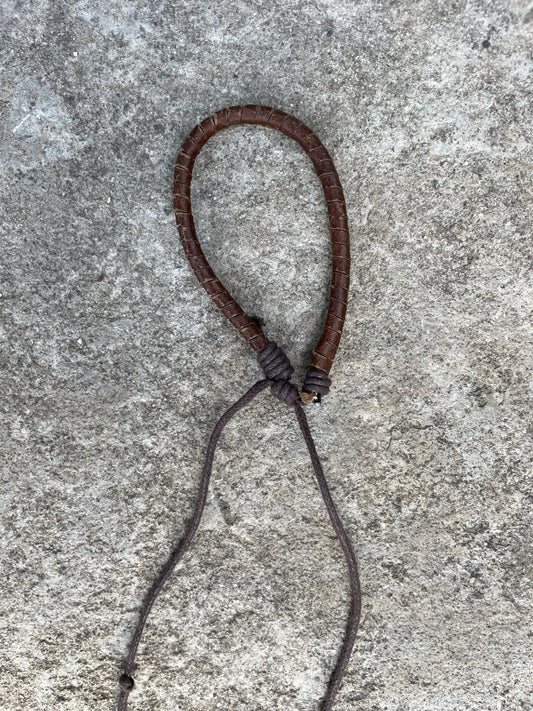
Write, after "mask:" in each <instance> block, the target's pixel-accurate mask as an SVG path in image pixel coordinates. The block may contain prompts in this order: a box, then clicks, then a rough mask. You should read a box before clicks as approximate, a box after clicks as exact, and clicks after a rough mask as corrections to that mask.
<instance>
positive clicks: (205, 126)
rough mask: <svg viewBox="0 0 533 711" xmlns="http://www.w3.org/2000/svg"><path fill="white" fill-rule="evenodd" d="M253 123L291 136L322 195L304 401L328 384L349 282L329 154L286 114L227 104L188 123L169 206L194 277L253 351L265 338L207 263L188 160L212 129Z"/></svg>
mask: <svg viewBox="0 0 533 711" xmlns="http://www.w3.org/2000/svg"><path fill="white" fill-rule="evenodd" d="M243 123H250V124H259V125H261V126H270V127H272V128H276V129H278V131H281V132H282V133H284V134H286V135H287V136H290V137H291V138H293V139H294V140H295V141H296V142H297V143H298V144H299V145H300V146H302V148H303V149H304V150H305V152H306V153H307V155H308V156H309V157H310V158H311V160H312V162H313V165H314V167H315V169H316V172H317V174H318V177H319V178H320V182H321V183H322V187H323V189H324V195H325V197H326V203H327V209H328V216H329V224H330V230H331V242H332V252H333V259H332V273H331V287H330V298H329V308H328V315H327V318H326V322H325V325H324V331H323V334H322V337H321V338H320V340H319V342H318V344H317V345H316V347H315V349H314V350H313V356H312V361H311V365H310V366H309V368H308V370H307V374H306V378H305V381H304V385H303V388H302V391H303V392H302V395H303V393H307V394H308V395H309V396H308V397H305V396H302V400H303V401H304V402H311V401H312V400H313V399H317V396H318V399H319V397H320V393H322V394H324V393H325V392H327V390H328V389H329V384H330V383H331V381H330V380H329V378H328V377H327V376H328V374H329V372H330V369H331V366H332V363H333V359H334V358H335V354H336V352H337V348H338V345H339V341H340V338H341V334H342V329H343V326H344V317H345V315H346V307H347V303H348V289H349V285H350V236H349V232H348V218H347V214H346V204H345V202H344V194H343V191H342V187H341V184H340V180H339V176H338V175H337V171H336V169H335V166H334V164H333V160H332V159H331V156H330V155H329V153H328V152H327V150H326V149H325V147H324V146H323V145H322V143H321V142H320V140H319V139H318V138H317V136H316V135H315V134H314V133H313V131H311V129H310V128H308V127H307V126H305V125H304V124H303V123H302V122H301V121H299V120H298V119H296V118H294V117H293V116H291V115H290V114H287V113H284V112H283V111H279V110H278V109H273V108H270V107H267V106H255V105H246V106H231V107H230V108H227V109H221V110H220V111H217V112H216V113H214V114H212V115H211V116H208V117H207V118H205V119H204V120H203V121H202V122H201V123H200V124H198V126H196V127H195V128H193V130H192V131H191V133H190V134H189V136H188V137H187V138H186V140H185V141H184V143H183V145H182V147H181V150H180V152H179V153H178V158H177V163H176V169H175V172H174V211H175V213H176V222H177V225H178V231H179V234H180V238H181V242H182V244H183V248H184V250H185V254H186V255H187V258H188V259H189V262H190V264H191V266H192V268H193V270H194V273H195V274H196V276H197V278H198V281H199V282H200V284H201V285H202V286H203V287H204V289H205V290H206V291H207V293H208V294H209V296H210V297H211V298H212V300H213V301H214V302H215V304H216V305H217V306H218V308H219V309H220V310H221V311H222V313H223V314H224V316H226V317H227V318H228V319H229V320H230V321H231V323H232V324H233V325H234V326H235V328H236V329H237V330H238V331H239V333H240V334H241V336H242V337H243V338H244V339H245V340H246V341H247V342H248V343H249V344H250V346H251V347H252V348H253V350H254V351H256V352H261V351H262V350H263V349H264V348H265V347H266V346H267V344H268V343H269V341H268V339H267V337H266V336H265V334H264V333H263V331H262V330H261V327H260V325H259V323H257V321H255V320H254V319H252V318H251V317H250V316H248V314H246V313H245V312H244V311H243V309H242V308H241V307H240V306H239V304H238V303H237V302H236V301H235V299H234V298H233V297H232V296H231V295H230V294H229V293H228V291H227V290H226V289H225V288H224V286H223V284H222V283H221V282H220V280H219V279H218V278H217V276H216V275H215V273H214V271H213V270H212V269H211V267H210V265H209V263H208V261H207V259H206V257H205V255H204V253H203V251H202V248H201V246H200V243H199V242H198V238H197V236H196V230H195V228H194V220H193V216H192V212H191V196H190V190H191V180H192V168H193V165H194V161H195V160H196V157H197V155H198V153H199V152H200V149H201V148H202V146H203V145H204V144H205V143H206V142H207V141H208V139H209V138H210V137H211V136H213V135H214V134H215V133H217V132H218V131H221V130H222V129H223V128H227V127H228V126H233V125H235V124H243Z"/></svg>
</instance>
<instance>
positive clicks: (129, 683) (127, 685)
mask: <svg viewBox="0 0 533 711" xmlns="http://www.w3.org/2000/svg"><path fill="white" fill-rule="evenodd" d="M118 683H119V685H120V688H121V689H123V690H124V691H131V690H132V689H133V687H134V686H135V682H134V680H133V677H132V676H130V675H129V674H122V675H121V677H120V679H119V680H118Z"/></svg>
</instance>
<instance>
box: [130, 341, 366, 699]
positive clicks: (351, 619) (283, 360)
mask: <svg viewBox="0 0 533 711" xmlns="http://www.w3.org/2000/svg"><path fill="white" fill-rule="evenodd" d="M257 359H258V361H259V363H260V365H261V367H262V368H263V371H264V373H265V375H266V379H265V380H258V381H257V382H256V383H255V384H254V385H252V387H251V388H250V389H249V390H248V391H247V392H246V393H245V394H244V395H243V396H242V397H241V398H239V400H237V402H235V403H234V404H233V405H232V406H231V407H230V408H229V409H228V410H226V412H225V413H224V414H223V415H222V417H221V418H220V419H219V420H218V422H217V423H216V425H215V427H214V429H213V432H212V434H211V437H210V439H209V444H208V447H207V453H206V457H205V462H204V466H203V470H202V478H201V483H200V492H199V494H198V498H197V500H196V506H195V510H194V514H193V517H192V520H191V522H190V524H189V527H188V529H187V531H186V533H185V535H184V537H183V538H182V540H181V541H180V543H179V544H178V547H177V548H176V549H175V551H174V552H173V553H172V555H171V556H170V558H169V559H168V561H167V562H166V564H165V565H164V567H163V569H162V570H161V573H160V574H159V576H158V578H157V579H156V580H155V582H154V583H153V585H152V587H151V588H150V590H149V591H148V594H147V596H146V598H145V601H144V604H143V606H142V609H141V613H140V616H139V621H138V622H137V627H136V628H135V632H134V634H133V638H132V641H131V643H130V648H129V652H128V656H127V657H126V661H125V664H124V668H123V673H122V675H121V677H120V680H119V684H120V695H119V699H118V711H126V710H127V706H128V696H129V693H130V692H131V690H132V689H133V687H134V680H133V677H132V672H133V667H134V663H135V656H136V654H137V649H138V647H139V642H140V640H141V635H142V632H143V629H144V626H145V624H146V620H147V618H148V615H149V614H150V610H151V609H152V606H153V604H154V602H155V599H156V597H157V596H158V595H159V593H160V592H161V590H162V589H163V586H164V585H165V583H166V581H167V580H168V578H169V577H170V575H171V574H172V571H173V570H174V568H175V566H176V564H177V563H178V562H179V560H180V559H181V557H182V556H183V554H184V553H185V551H186V550H187V548H188V546H189V545H190V543H191V541H192V539H193V537H194V534H195V533H196V530H197V528H198V525H199V524H200V520H201V518H202V513H203V511H204V507H205V502H206V498H207V492H208V488H209V480H210V478H211V470H212V466H213V459H214V455H215V449H216V446H217V443H218V440H219V438H220V435H221V434H222V430H223V429H224V427H225V426H226V425H227V424H228V422H229V421H230V420H231V418H232V417H233V416H234V415H235V414H236V413H237V412H238V411H239V410H240V409H241V408H243V407H244V406H245V405H247V404H248V403H249V402H251V400H253V398H254V397H255V396H256V395H257V394H258V393H260V392H261V391H262V390H264V389H265V388H267V387H268V386H269V385H270V387H271V391H272V394H273V395H274V396H275V397H277V398H278V399H279V400H281V401H282V402H284V403H285V404H287V405H289V406H290V407H293V409H294V411H295V413H296V417H297V419H298V424H299V426H300V430H301V432H302V435H303V438H304V440H305V443H306V445H307V449H308V451H309V456H310V458H311V462H312V465H313V469H314V471H315V475H316V479H317V482H318V486H319V488H320V492H321V494H322V498H323V500H324V504H325V506H326V509H327V511H328V514H329V518H330V521H331V524H332V526H333V529H334V531H335V533H336V535H337V538H338V539H339V543H340V545H341V548H342V550H343V553H344V556H345V559H346V563H347V566H348V574H349V578H350V591H351V605H350V612H349V615H348V621H347V625H346V633H345V638H344V642H343V645H342V647H341V651H340V653H339V657H338V659H337V663H336V665H335V668H334V670H333V673H332V675H331V678H330V681H329V684H328V688H327V691H326V695H325V696H324V698H323V700H322V705H321V711H331V708H332V707H333V703H334V700H335V696H336V694H337V692H338V690H339V688H340V686H341V683H342V678H343V676H344V672H345V670H346V667H347V665H348V662H349V659H350V655H351V653H352V649H353V646H354V642H355V636H356V634H357V628H358V626H359V619H360V615H361V591H360V584H359V575H358V572H357V563H356V559H355V554H354V551H353V548H352V545H351V543H350V540H349V539H348V536H347V535H346V532H345V530H344V527H343V525H342V522H341V520H340V518H339V515H338V513H337V510H336V508H335V504H334V503H333V499H332V498H331V494H330V491H329V488H328V485H327V482H326V478H325V476H324V472H323V470H322V465H321V464H320V460H319V458H318V454H317V452H316V448H315V444H314V441H313V438H312V436H311V431H310V429H309V423H308V421H307V417H306V414H305V411H304V409H303V407H302V400H301V398H300V393H299V391H298V389H297V387H296V386H295V385H294V384H293V383H291V382H290V377H291V375H292V373H293V372H294V369H293V367H292V365H291V364H290V361H289V359H288V357H287V356H286V354H285V353H284V352H283V350H282V349H281V348H280V347H279V346H277V345H276V343H274V342H272V341H271V342H269V343H268V345H267V346H266V347H265V348H264V349H263V350H262V351H260V352H259V353H258V354H257ZM326 380H329V379H327V378H326ZM329 385H330V382H328V383H325V382H324V383H323V387H325V388H326V387H327V388H329Z"/></svg>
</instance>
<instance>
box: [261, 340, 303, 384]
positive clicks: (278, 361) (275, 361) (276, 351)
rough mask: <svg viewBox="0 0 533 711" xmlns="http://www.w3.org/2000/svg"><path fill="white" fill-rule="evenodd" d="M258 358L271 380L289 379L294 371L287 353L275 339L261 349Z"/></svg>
mask: <svg viewBox="0 0 533 711" xmlns="http://www.w3.org/2000/svg"><path fill="white" fill-rule="evenodd" d="M257 360H258V362H259V365H260V366H261V368H262V369H263V373H264V374H265V375H266V377H267V378H268V379H269V380H289V378H290V377H291V375H292V374H293V373H294V368H293V367H292V365H291V362H290V360H289V359H288V357H287V355H286V354H285V352H284V351H283V349H282V348H280V347H279V346H278V344H277V343H274V341H270V342H269V343H267V344H266V346H265V347H264V348H263V350H262V351H259V353H258V354H257Z"/></svg>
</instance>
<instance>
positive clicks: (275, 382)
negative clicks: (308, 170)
mask: <svg viewBox="0 0 533 711" xmlns="http://www.w3.org/2000/svg"><path fill="white" fill-rule="evenodd" d="M236 123H257V124H261V125H263V126H272V127H273V128H277V129H278V130H280V131H282V132H283V133H286V134H287V135H288V136H291V138H294V140H295V141H297V142H298V143H299V144H300V145H301V146H302V147H303V148H304V150H305V151H306V153H307V154H308V155H309V156H310V158H311V160H312V161H313V164H314V166H315V168H316V171H317V173H318V176H319V178H320V180H321V182H322V186H323V188H324V193H325V195H326V200H327V204H328V214H329V221H330V226H331V235H332V242H333V274H332V279H331V293H330V302H329V311H328V317H327V319H326V325H325V328H324V333H323V335H322V338H321V339H320V341H319V343H318V345H317V346H316V348H315V350H314V351H313V360H312V365H311V366H310V367H309V368H308V370H307V374H306V378H305V382H304V387H303V390H302V391H298V388H297V387H296V385H294V383H291V382H290V379H291V376H292V374H293V373H294V368H293V367H292V365H291V363H290V360H289V358H288V356H287V355H286V353H285V352H284V351H283V349H282V348H281V347H280V346H278V345H277V344H276V343H274V341H269V340H268V339H267V338H266V336H265V334H264V333H263V331H262V330H261V323H260V321H261V320H260V319H257V320H255V319H253V318H250V316H248V315H247V314H246V313H244V311H243V310H242V309H241V307H240V306H239V304H238V303H237V302H236V301H235V300H234V299H232V298H231V296H230V295H229V293H228V292H227V291H226V289H225V288H224V287H223V286H222V284H221V282H220V281H219V280H218V279H217V277H216V276H215V273H214V272H213V270H212V269H211V267H210V266H209V264H208V262H207V260H206V258H205V256H204V254H203V252H202V249H201V247H200V245H199V243H198V239H197V237H196V232H195V229H194V222H193V217H192V213H191V200H190V186H191V178H192V167H193V164H194V161H195V158H196V156H197V155H198V152H199V151H200V148H201V147H202V146H203V145H204V143H205V142H206V141H207V140H208V139H209V137H210V136H212V135H214V134H215V133H216V132H217V131H219V130H221V129H222V128H226V127H227V126H231V125H232V124H236ZM174 207H175V210H176V220H177V223H178V229H179V233H180V237H181V240H182V243H183V246H184V249H185V253H186V254H187V257H188V259H189V261H190V263H191V265H192V268H193V270H194V273H195V274H196V276H197V277H198V280H199V281H200V283H201V284H202V286H203V287H204V289H205V290H206V291H207V293H208V294H209V295H210V296H211V298H212V299H213V301H214V302H215V303H216V305H217V306H218V307H219V309H220V310H221V311H222V313H223V314H224V315H225V316H227V317H228V318H229V320H230V321H231V323H232V324H233V325H234V326H235V327H236V328H237V329H238V331H239V333H240V334H241V335H242V336H243V337H244V338H245V339H246V340H247V341H248V343H249V344H250V345H251V347H252V348H253V350H254V351H255V352H256V354H257V360H258V362H259V365H260V366H261V368H262V370H263V374H264V375H265V378H264V379H261V380H258V381H257V382H256V383H255V384H254V385H252V387H251V388H249V389H248V391H247V392H246V393H245V394H244V395H243V396H242V397H240V398H239V399H238V400H237V401H236V402H235V403H234V404H233V405H232V406H231V407H230V408H228V409H227V410H226V412H224V413H223V414H222V415H221V417H220V418H219V420H218V421H217V423H216V425H215V427H214V429H213V432H212V434H211V437H210V438H209V443H208V446H207V452H206V455H205V460H204V466H203V469H202V477H201V482H200V489H199V493H198V497H197V500H196V505H195V507H194V513H193V516H192V519H191V520H190V522H189V524H188V526H187V529H186V531H185V534H184V536H183V538H182V539H181V540H180V542H179V544H178V545H177V547H176V548H175V549H174V550H173V551H172V553H171V555H170V557H169V558H168V559H167V561H166V563H165V564H164V565H163V567H162V569H161V572H160V573H159V575H158V576H157V577H156V579H155V580H154V582H153V584H152V585H151V587H150V589H149V590H148V594H147V595H146V598H145V600H144V603H143V604H142V607H141V610H140V613H139V618H138V621H137V625H136V627H135V631H134V633H133V636H132V639H131V641H130V644H129V650H128V653H127V656H126V659H125V661H124V666H123V672H122V674H121V676H120V679H119V685H120V694H119V697H118V704H117V711H127V709H128V697H129V694H130V693H131V691H132V690H133V688H134V686H135V680H134V677H133V672H134V668H135V659H136V655H137V651H138V649H139V643H140V641H141V637H142V634H143V630H144V626H145V624H146V621H147V619H148V616H149V614H150V610H151V609H152V606H153V604H154V602H155V600H156V598H157V596H158V595H159V593H160V592H161V591H162V590H163V588H164V586H165V584H166V582H167V580H168V579H169V577H170V576H171V575H172V572H173V571H174V569H175V567H176V565H177V564H178V562H179V561H180V560H181V559H182V557H183V555H184V553H185V551H186V550H187V549H188V547H189V546H190V544H191V542H192V539H193V537H194V535H195V533H196V530H197V529H198V526H199V524H200V521H201V518H202V514H203V511H204V508H205V505H206V502H207V495H208V491H209V482H210V479H211V473H212V467H213V461H214V457H215V450H216V447H217V442H218V440H219V438H220V436H221V434H222V431H223V430H224V427H225V426H226V425H227V424H228V422H229V421H230V420H231V419H232V417H233V416H234V415H235V414H236V413H237V412H239V411H240V410H241V409H242V408H243V407H245V406H246V405H248V404H249V403H250V402H251V401H252V400H253V399H254V398H255V397H256V395H258V394H259V393H260V392H262V391H263V390H265V389H266V388H268V387H270V390H271V393H272V395H273V396H274V397H275V398H277V399H278V400H279V401H280V402H282V403H285V404H286V405H287V406H289V407H290V408H292V409H293V410H294V413H295V415H296V419H297V420H298V425H299V427H300V430H301V433H302V436H303V438H304V441H305V443H306V447H307V450H308V453H309V457H310V459H311V464H312V466H313V469H314V472H315V476H316V480H317V484H318V487H319V489H320V493H321V495H322V498H323V500H324V504H325V506H326V509H327V512H328V515H329V518H330V521H331V525H332V527H333V530H334V531H335V534H336V536H337V538H338V540H339V544H340V546H341V548H342V551H343V553H344V557H345V559H346V565H347V569H348V576H349V580H350V597H351V602H350V610H349V613H348V618H347V622H346V633H345V635H344V641H343V643H342V647H341V649H340V652H339V656H338V658H337V661H336V663H335V667H334V669H333V672H332V674H331V677H330V680H329V683H328V687H327V690H326V693H325V695H324V698H323V699H322V702H321V706H320V709H321V711H332V708H333V704H334V701H335V697H336V695H337V692H338V691H339V689H340V687H341V684H342V679H343V676H344V673H345V671H346V668H347V666H348V662H349V660H350V655H351V653H352V650H353V647H354V643H355V638H356V635H357V629H358V627H359V621H360V618H361V586H360V583H359V573H358V570H357V561H356V558H355V553H354V551H353V547H352V544H351V542H350V539H349V538H348V535H347V534H346V531H345V530H344V527H343V525H342V521H341V519H340V517H339V514H338V513H337V510H336V508H335V503H334V501H333V498H332V496H331V493H330V491H329V487H328V483H327V481H326V478H325V476H324V471H323V469H322V465H321V463H320V459H319V457H318V453H317V451H316V447H315V443H314V441H313V437H312V434H311V430H310V428H309V423H308V421H307V416H306V414H305V409H304V407H302V403H306V402H312V401H313V400H314V399H315V397H316V399H317V400H319V399H320V395H322V394H325V393H327V391H328V389H329V385H330V384H331V381H330V379H329V377H328V373H329V370H330V368H331V365H332V362H333V358H334V357H335V353H336V351H337V346H338V345H339V341H340V337H341V333H342V327H343V324H344V316H345V313H346V306H347V300H348V286H349V272H350V247H349V235H348V225H347V219H346V206H345V204H344V197H343V194H342V188H341V186H340V183H339V178H338V176H337V172H336V171H335V167H334V165H333V161H332V160H331V158H330V156H329V155H328V153H327V151H326V149H325V148H324V146H323V145H322V144H321V143H320V141H319V140H318V138H317V137H316V136H315V134H314V133H313V132H312V131H311V130H310V129H308V128H307V127H306V126H304V124H303V123H301V122H300V121H298V120H297V119H295V118H293V117H292V116H289V114H285V113H283V112H282V111H278V110H276V109H270V108H267V107H265V106H234V107H231V108H229V109H223V110H222V111H217V113H215V114H213V115H212V116H209V117H208V118H206V119H205V120H204V121H202V123H201V124H199V125H198V126H196V128H195V129H193V131H192V132H191V134H190V135H189V137H188V138H187V140H186V141H185V143H184V144H183V147H182V149H181V151H180V153H179V156H178V163H177V165H176V172H175V182H174Z"/></svg>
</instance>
